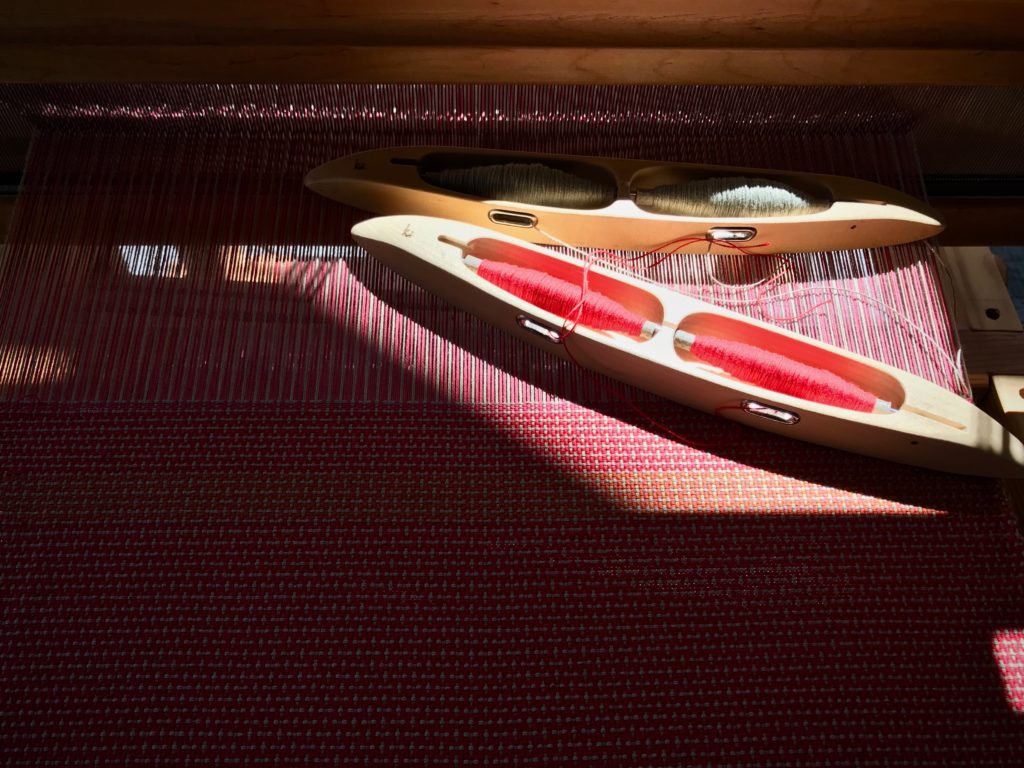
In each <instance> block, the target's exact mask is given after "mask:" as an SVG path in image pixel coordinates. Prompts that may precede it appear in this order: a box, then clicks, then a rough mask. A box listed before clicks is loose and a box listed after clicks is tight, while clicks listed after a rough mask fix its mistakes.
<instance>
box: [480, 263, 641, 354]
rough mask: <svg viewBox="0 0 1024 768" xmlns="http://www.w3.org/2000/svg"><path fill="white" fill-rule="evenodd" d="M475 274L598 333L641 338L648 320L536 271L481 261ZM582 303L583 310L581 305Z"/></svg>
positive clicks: (597, 294)
mask: <svg viewBox="0 0 1024 768" xmlns="http://www.w3.org/2000/svg"><path fill="white" fill-rule="evenodd" d="M476 273H477V274H478V275H479V276H480V277H482V278H483V279H484V280H487V281H488V282H490V283H493V284H494V285H496V286H498V287H499V288H503V289H504V290H506V291H508V292H509V293H513V294H515V295H516V296H518V297H519V298H521V299H523V300H524V301H528V302H529V303H530V304H533V305H535V306H537V307H540V308H541V309H545V310H547V311H548V312H551V313H553V314H556V315H559V316H560V317H566V318H569V319H571V321H572V322H573V323H579V324H581V325H585V326H587V327H588V328H594V329H596V330H599V331H616V332H618V333H624V334H628V335H630V336H639V335H640V333H641V331H642V330H643V327H644V323H645V322H646V318H644V317H643V316H642V315H638V314H637V313H636V312H632V311H630V310H628V309H626V308H625V307H624V306H623V305H622V304H620V303H619V302H617V301H615V300H614V299H611V298H609V297H607V296H605V295H604V294H603V293H599V292H598V291H590V290H586V289H585V288H584V289H581V287H580V286H579V285H575V284H573V283H571V282H569V281H568V280H562V279H560V278H557V277H554V276H552V275H549V274H548V273H547V272H541V271H540V270H536V269H528V268H527V267H519V266H516V265H514V264H506V263H505V262H501V261H488V260H481V262H480V265H479V266H478V267H477V270H476ZM581 298H582V299H583V300H582V306H580V304H581Z"/></svg>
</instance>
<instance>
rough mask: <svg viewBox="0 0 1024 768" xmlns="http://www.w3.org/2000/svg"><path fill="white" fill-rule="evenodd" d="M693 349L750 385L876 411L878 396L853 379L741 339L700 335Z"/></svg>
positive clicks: (700, 356) (859, 409)
mask: <svg viewBox="0 0 1024 768" xmlns="http://www.w3.org/2000/svg"><path fill="white" fill-rule="evenodd" d="M690 351H691V352H692V353H693V354H694V355H695V356H696V357H699V358H700V359H701V360H704V361H705V362H708V363H711V364H712V365H715V366H717V367H719V368H721V369H722V370H723V371H725V372H726V373H729V374H731V375H732V376H735V377H736V378H738V379H742V380H743V381H746V382H748V383H750V384H756V385H757V386H759V387H764V388H765V389H770V390H772V391H773V392H781V393H782V394H786V395H794V396H795V397H802V398H803V399H805V400H813V401H814V402H816V403H824V404H825V405H835V406H839V407H840V408H849V409H851V410H854V411H868V412H870V411H873V410H874V408H875V403H876V402H877V398H876V397H875V396H874V395H872V394H871V393H870V392H866V391H864V390H863V389H861V388H860V387H858V386H857V385H856V384H854V383H853V382H850V381H847V380H846V379H844V378H842V377H841V376H837V375H836V374H834V373H832V372H831V371H827V370H825V369H824V368H815V367H814V366H813V365H807V364H806V363H801V362H798V361H796V360H793V359H791V358H789V357H786V356H785V355H780V354H778V353H776V352H769V351H767V350H764V349H760V348H758V347H755V346H752V345H750V344H744V343H743V342H741V341H732V340H729V339H719V338H716V337H714V336H697V337H696V338H695V340H694V342H693V344H692V345H691V346H690Z"/></svg>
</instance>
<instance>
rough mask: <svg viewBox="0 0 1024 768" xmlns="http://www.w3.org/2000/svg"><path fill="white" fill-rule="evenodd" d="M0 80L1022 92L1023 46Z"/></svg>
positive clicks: (201, 53)
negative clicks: (986, 88) (994, 88)
mask: <svg viewBox="0 0 1024 768" xmlns="http://www.w3.org/2000/svg"><path fill="white" fill-rule="evenodd" d="M0 80H2V81H7V82H41V83H58V82H97V83H129V82H131V83H139V82H178V83H188V82H195V83H208V82H220V83H288V82H304V83H325V82H327V83H342V82H348V83H567V84H597V83H636V84H707V85H757V84H768V85H823V84H841V85H842V84H848V85H950V84H955V85H1004V86H1015V85H1024V50H1021V51H999V50H980V49H956V50H930V49H929V50H921V49H844V48H827V49H826V48H816V49H721V48H702V49H693V48H594V47H585V48H570V47H557V48H554V47H536V48H515V47H456V48H447V47H438V46H412V47H406V46H397V47H396V46H382V47H366V46H338V45H269V44H268V45H262V46H261V45H106V44H83V45H5V46H2V47H0Z"/></svg>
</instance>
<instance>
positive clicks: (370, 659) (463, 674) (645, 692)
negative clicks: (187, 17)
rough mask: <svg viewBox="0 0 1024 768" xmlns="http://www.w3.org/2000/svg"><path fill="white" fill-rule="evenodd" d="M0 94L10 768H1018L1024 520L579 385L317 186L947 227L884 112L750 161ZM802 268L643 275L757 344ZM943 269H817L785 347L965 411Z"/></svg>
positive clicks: (643, 94) (632, 109)
mask: <svg viewBox="0 0 1024 768" xmlns="http://www.w3.org/2000/svg"><path fill="white" fill-rule="evenodd" d="M0 93H2V94H3V95H4V96H5V100H6V102H7V103H8V105H15V107H16V108H15V109H13V110H12V111H13V112H16V113H17V119H18V120H27V121H29V122H30V123H31V124H32V126H33V128H34V131H35V135H34V138H33V144H32V150H31V155H30V158H29V161H28V163H27V165H26V167H25V171H24V178H23V181H22V188H21V192H20V195H19V201H18V208H17V211H16V214H15V218H14V220H13V223H12V227H11V231H10V232H9V234H8V236H7V243H6V248H5V251H4V253H3V262H2V263H0V295H2V297H3V299H2V302H3V303H2V310H0V341H2V343H3V347H2V352H0V355H2V359H0V420H2V421H0V462H2V464H0V467H2V470H0V491H2V497H0V498H2V499H3V502H2V503H3V505H4V509H3V515H4V528H5V530H6V533H5V535H4V537H3V538H4V558H3V565H2V566H0V567H2V568H3V574H4V579H3V581H4V585H5V590H4V601H5V602H4V615H3V631H4V640H3V642H4V653H3V661H0V675H2V679H3V686H4V690H5V698H6V699H7V714H6V715H5V726H4V728H5V742H6V743H5V750H4V751H5V757H6V758H7V759H8V760H9V761H11V762H12V763H29V764H30V763H32V762H33V761H35V762H37V763H43V764H45V763H47V762H60V761H71V762H86V761H87V760H96V761H98V762H104V763H123V764H127V763H131V762H149V761H158V760H162V761H165V762H170V763H184V762H186V761H188V760H191V761H193V762H195V763H213V762H215V761H216V760H222V761H224V762H230V761H240V762H252V763H257V762H260V761H262V762H265V763H268V764H280V765H296V764H320V763H329V764H364V763H365V764H373V765H378V764H379V765H383V764H406V763H409V764H428V763H429V764H451V763H461V764H508V765H518V764H550V765H557V764H581V765H585V764H595V765H596V764H610V765H611V764H628V765H691V764H692V765H707V764H716V765H731V766H755V765H821V764H827V763H831V764H835V765H847V764H851V765H852V764H857V765H882V764H885V765H947V764H957V763H971V764H979V765H981V764H984V765H1003V766H1012V765H1019V764H1020V763H1021V762H1022V761H1024V719H1022V713H1024V676H1022V675H1024V662H1022V659H1024V560H1022V557H1021V555H1022V553H1024V547H1022V542H1021V538H1020V535H1019V532H1018V529H1017V527H1016V524H1015V520H1014V516H1013V512H1012V510H1011V508H1010V505H1009V503H1008V501H1007V498H1006V495H1005V491H1004V489H1003V487H1002V486H1001V485H1000V483H998V482H997V481H992V480H985V479H980V478H967V477H959V476H953V475H947V474H941V473H932V472H927V471H924V470H917V469H913V468H908V467H904V466H897V465H893V464H889V463H886V462H881V461H877V460H872V459H868V458H864V457H859V456H854V455H850V454H845V453H840V452H838V451H830V450H827V449H821V448H818V447H814V446H810V445H805V444H799V443H795V442H791V441H785V440H782V439H780V438H777V437H775V436H772V435H766V434H761V433H757V432H754V431H752V430H746V429H740V428H738V427H736V426H735V425H732V424H730V423H729V422H728V421H725V420H721V419H715V418H713V417H711V416H707V415H704V414H700V413H696V412H693V411H688V410H685V409H681V408H679V407H678V406H675V405H672V404H670V403H667V402H665V401H663V400H660V399H658V398H656V397H654V396H651V395H647V394H645V393H643V392H641V391H638V390H626V389H622V388H618V387H617V386H616V385H611V384H609V382H608V381H606V380H603V379H597V378H595V377H593V376H589V375H587V374H586V373H584V372H581V371H580V370H579V369H577V368H574V367H573V366H571V365H569V364H566V363H564V362H560V361H555V360H552V359H550V358H548V357H546V356H544V355H542V354H540V353H538V352H536V351H535V350H532V349H529V348H526V347H524V346H522V345H521V344H520V343H518V342H517V341H515V340H513V339H510V338H507V337H505V336H503V335H501V334H500V333H498V332H496V331H494V330H493V329H491V328H489V327H488V326H486V325H484V324H483V323H481V322H479V321H477V320H475V319H473V318H472V317H470V316H469V315H466V314H464V313H462V312H460V311H458V310H456V309H453V308H451V307H450V306H448V305H446V304H445V303H444V302H441V301H439V300H437V299H435V298H434V297H432V296H430V295H429V294H427V293H425V292H423V291H421V290H419V289H417V288H415V287H414V286H412V285H410V284H409V283H407V282H405V281H404V280H402V279H400V278H398V277H397V276H395V275H393V274H392V273H390V272H388V271H387V270H385V269H383V268H381V267H380V266H379V265H377V264H376V263H374V262H372V261H371V260H369V259H368V258H367V256H366V255H365V253H363V252H362V251H360V250H359V249H358V248H356V247H355V246H354V245H353V244H352V241H351V239H350V236H349V230H350V228H351V226H352V225H353V224H354V223H356V222H357V221H359V220H361V219H362V218H363V217H365V215H366V214H365V213H363V212H360V211H358V210H355V209H350V208H342V207H339V206H337V205H335V204H332V203H330V202H328V201H325V200H322V199H320V198H318V197H316V196H314V195H312V194H311V193H309V192H308V191H306V190H304V188H303V185H302V179H303V176H304V174H305V173H306V172H307V171H308V170H310V169H311V168H313V167H315V166H316V165H318V164H320V163H322V162H324V161H326V160H328V159H330V158H332V157H335V156H338V155H341V154H344V153H347V152H353V151H359V150H364V149H372V148H377V147H384V146H391V145H400V144H413V143H424V142H432V143H448V144H452V145H459V146H483V147H500V148H514V149H525V150H533V151H555V152H573V153H601V154H606V155H623V156H644V157H658V158H661V159H664V160H668V161H677V160H678V161H681V160H687V161H697V162H716V163H733V164H743V165H753V166H764V167H777V168H782V169H793V170H806V171H814V172H826V173H842V174H847V175H850V176H856V177H859V178H864V179H867V180H871V181H876V182H880V183H885V184H888V185H891V186H894V187H898V188H901V189H903V190H904V191H907V192H910V193H912V194H921V193H922V189H921V186H920V178H919V176H920V174H919V169H918V165H917V161H918V159H917V156H916V150H915V145H914V140H913V138H912V136H910V134H909V132H908V131H907V130H905V128H906V126H905V125H903V124H902V123H901V122H900V121H901V119H902V118H901V117H900V116H899V115H898V114H897V115H896V116H895V117H894V116H893V114H894V113H893V114H886V115H884V116H883V117H879V116H878V115H877V114H876V113H874V112H873V113H872V114H871V115H870V116H869V117H864V116H863V115H862V119H861V122H859V123H858V122H856V120H855V113H856V109H849V108H847V107H848V102H847V103H846V104H845V105H840V106H837V105H838V102H839V100H837V99H836V98H835V94H830V93H828V89H822V90H821V91H819V92H818V93H817V96H818V97H819V98H820V101H818V102H815V103H816V104H817V106H819V107H820V108H821V109H820V110H819V112H820V119H819V121H818V122H817V124H816V125H814V126H812V127H808V126H803V127H802V128H800V127H798V126H797V125H795V124H794V123H793V122H787V123H785V124H784V125H781V124H780V123H779V122H778V119H777V118H776V117H772V118H771V119H765V120H763V121H762V122H760V123H759V124H758V125H755V126H752V127H751V126H748V127H747V128H745V129H744V130H743V131H733V130H730V129H729V128H728V122H724V121H723V120H722V119H721V117H722V115H729V114H730V113H731V111H732V110H733V108H734V106H735V105H728V104H727V105H725V106H724V107H723V106H722V105H721V102H720V101H719V102H718V103H717V104H716V103H715V102H716V100H715V99H709V100H708V101H707V102H704V101H702V100H701V99H702V94H701V92H700V90H699V89H692V90H687V89H671V88H669V89H662V88H643V87H617V88H556V87H553V86H538V87H504V86H495V87H489V88H481V87H475V88H474V87H456V86H422V87H413V86H391V87H377V86H346V87H320V88H312V87H310V88H298V87H295V88H270V87H262V88H256V87H254V88H245V87H240V86H239V87H234V88H227V87H188V88H185V87H180V88H176V87H164V88H157V87H145V88H142V87H140V88H110V89H104V88H92V87H86V88H75V87H68V88H62V87H42V86H38V87H37V86H33V87H22V88H18V87H13V86H10V87H8V88H7V89H6V90H4V91H0ZM718 96H719V97H720V96H721V94H718ZM754 97H755V98H754V100H752V96H751V94H749V93H748V94H745V95H743V96H742V98H740V97H737V100H738V101H739V102H742V103H743V104H744V105H745V108H746V109H747V111H748V113H750V114H762V115H767V114H769V113H771V112H772V111H773V109H774V108H776V107H777V106H778V104H779V103H780V102H779V101H778V99H780V98H782V97H779V95H778V94H777V93H774V92H772V91H771V90H770V89H766V90H765V91H763V92H761V93H759V94H754ZM922 98H924V96H922ZM782 100H783V101H784V98H782ZM801 101H802V103H804V105H805V106H806V105H807V104H808V103H809V102H810V100H809V99H807V98H801ZM828 105H832V106H828ZM830 110H831V111H830ZM638 115H642V116H643V119H638ZM13 119H14V118H12V120H13ZM840 126H843V128H840ZM773 268H774V266H773V265H770V264H756V263H751V262H750V261H749V260H744V259H743V257H742V256H740V255H714V256H711V255H708V256H700V255H698V256H697V257H695V258H680V259H678V260H673V261H670V262H666V264H665V265H663V267H662V270H661V271H660V272H659V273H658V274H657V275H655V278H656V279H657V280H659V281H661V282H664V283H667V284H671V285H675V286H679V287H685V288H686V289H687V290H690V291H693V292H695V293H698V294H700V295H702V296H704V297H706V298H708V299H709V300H712V301H718V302H721V303H723V304H724V305H728V306H730V307H733V308H736V309H737V310H738V311H744V310H745V309H746V310H749V311H751V312H753V311H754V307H752V297H753V296H754V295H755V293H756V290H757V289H756V287H751V286H754V285H755V284H756V283H757V281H758V280H762V279H764V278H766V277H767V276H769V275H770V274H771V272H772V270H773ZM941 271H942V270H941V267H940V266H939V265H938V264H937V262H936V261H935V258H934V254H933V252H932V251H931V250H930V249H929V247H928V246H927V245H926V244H923V243H914V244H909V245H902V246H897V247H891V248H882V249H870V250H868V249H862V250H856V251H843V252H832V251H828V250H827V249H823V250H822V252H819V253H807V254H797V255H794V256H793V259H792V271H791V273H790V274H788V275H787V277H786V279H785V282H784V287H785V289H786V290H785V291H781V292H780V293H779V294H778V295H777V296H775V297H773V299H772V301H773V302H777V303H773V304H772V307H773V308H775V309H777V310H779V312H780V314H783V313H784V314H785V316H787V317H788V316H794V317H798V318H799V319H797V320H794V321H792V322H788V323H787V324H786V327H788V328H791V329H795V330H799V331H800V332H802V333H806V334H808V335H810V336H813V337H814V338H818V339H821V340H824V341H828V342H830V343H835V344H838V345H842V346H844V347H846V348H849V349H852V350H854V351H856V352H858V353H861V354H865V355H868V356H871V357H874V358H876V359H879V360H883V361H885V362H889V363H891V364H893V365H897V366H899V367H901V368H905V369H906V370H910V371H912V372H914V373H916V374H918V375H920V376H922V377H924V378H927V379H928V380H930V381H933V382H935V383H937V384H940V385H941V386H943V387H946V388H947V389H950V390H952V391H955V392H958V393H959V394H961V395H962V396H964V397H969V396H970V390H969V387H968V384H967V381H966V376H965V371H964V370H963V368H962V366H961V365H959V362H958V344H957V339H956V334H955V331H954V330H953V323H952V320H951V317H950V314H949V310H948V308H947V306H946V303H945V301H944V299H943V294H942V288H941V277H942V275H941ZM823 290H826V291H829V292H830V295H831V296H833V297H834V304H833V306H834V311H831V312H829V313H821V312H809V313H806V314H805V313H804V311H805V310H811V309H813V308H814V307H815V305H816V303H817V302H818V301H819V299H820V294H821V291H823ZM853 295H856V297H860V298H854V299H850V296H853ZM863 297H868V299H870V300H864V298H863ZM844 298H845V299H849V300H848V301H844ZM880 307H884V308H886V309H880ZM887 308H895V311H889V309H887ZM645 416H646V417H650V418H652V419H654V420H655V421H656V422H657V423H660V424H665V425H668V426H670V427H671V428H672V429H673V430H674V431H677V432H678V433H680V434H683V435H686V436H687V437H692V438H693V439H694V440H695V441H696V442H698V443H699V444H700V445H701V446H704V447H692V446H687V445H683V444H681V443H680V442H678V441H675V440H673V439H671V438H670V437H668V436H666V435H665V434H664V433H663V432H661V431H659V430H658V429H657V428H655V427H652V425H651V423H650V422H649V421H647V419H646V418H645Z"/></svg>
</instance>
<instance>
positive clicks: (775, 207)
mask: <svg viewBox="0 0 1024 768" xmlns="http://www.w3.org/2000/svg"><path fill="white" fill-rule="evenodd" d="M306 186H307V187H309V188H310V189H311V190H313V191H315V192H318V193H319V194H322V195H324V196H326V197H329V198H331V199H333V200H336V201H338V202H341V203H345V204H346V205H350V206H354V207H356V208H361V209H364V210H369V211H372V212H375V213H381V214H394V213H413V214H420V215H429V216H442V217H447V218H455V219H458V220H460V221H465V222H468V223H471V224H476V225H478V226H482V227H487V228H490V229H494V230H496V231H504V232H508V233H509V234H515V230H517V229H524V228H525V229H530V230H532V231H531V232H530V234H529V237H530V239H531V240H533V241H535V242H542V243H547V244H553V243H554V242H555V241H554V240H553V239H551V237H549V235H551V236H552V237H555V238H559V239H561V240H565V241H568V242H572V243H573V244H574V245H578V246H583V247H606V248H618V249H624V250H648V249H651V248H654V247H656V246H657V245H659V244H661V243H665V242H668V241H670V240H673V239H677V238H684V237H697V238H706V239H707V240H709V241H711V248H712V250H715V251H719V252H727V251H729V250H730V248H729V246H728V245H727V244H728V243H731V244H739V245H744V244H746V245H747V246H749V247H754V246H756V247H757V251H758V252H761V253H776V252H799V251H818V250H822V248H825V247H827V248H828V249H829V250H837V249H847V248H870V247H876V246H881V245H893V244H897V243H904V242H910V241H914V240H921V239H925V238H929V237H932V236H934V235H936V234H938V233H939V232H941V231H942V228H943V225H942V223H941V221H940V220H939V216H938V214H937V213H936V212H935V211H933V210H932V209H930V208H929V207H928V206H926V205H925V204H924V203H922V202H921V201H919V200H917V199H916V198H914V197H912V196H910V195H907V194H904V193H902V192H899V191H897V190H894V189H891V188H889V187H885V186H883V185H880V184H874V183H870V182H867V181H861V180H858V179H852V178H847V177H840V176H829V175H823V174H811V173H786V172H781V171H773V170H765V169H757V168H744V167H738V166H716V165H698V164H686V163H661V162H649V161H642V160H619V159H610V158H597V157H585V156H574V155H554V154H537V153H531V154H527V153H516V152H504V151H497V150H483V149H454V148H443V147H407V148H393V149H383V150H373V151H369V152H360V153H356V154H352V155H347V156H345V157H341V158H338V159H336V160H332V161H330V162H328V163H325V164H323V165H321V166H319V167H317V168H315V169H313V170H312V171H310V172H309V174H308V175H307V176H306ZM639 224H642V226H638V225H639ZM689 249H690V250H705V251H706V250H707V249H708V243H698V244H694V245H691V246H689Z"/></svg>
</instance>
